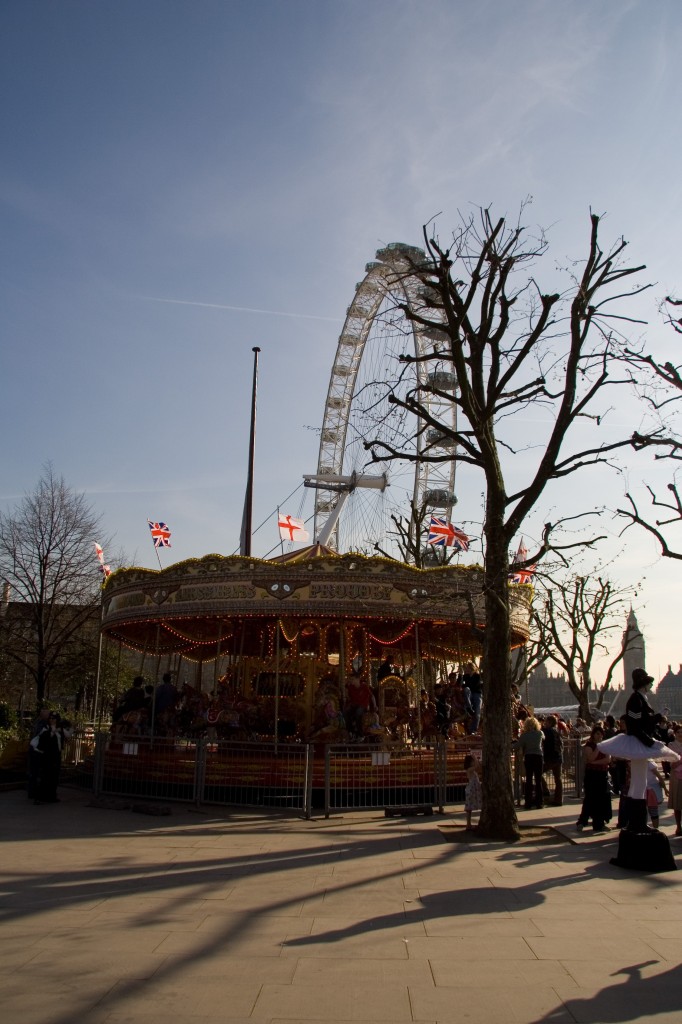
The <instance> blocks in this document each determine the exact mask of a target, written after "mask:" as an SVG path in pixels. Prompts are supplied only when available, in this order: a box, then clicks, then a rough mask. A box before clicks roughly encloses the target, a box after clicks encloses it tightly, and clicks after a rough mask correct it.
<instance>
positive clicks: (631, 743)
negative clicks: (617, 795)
mask: <svg viewBox="0 0 682 1024" xmlns="http://www.w3.org/2000/svg"><path fill="white" fill-rule="evenodd" d="M653 681H654V679H653V676H649V675H647V674H646V672H645V671H644V669H643V668H636V669H634V671H633V673H632V689H633V692H632V694H631V695H630V698H629V699H628V702H627V704H626V706H625V727H626V730H627V731H626V732H625V733H619V734H618V735H617V736H612V737H611V739H609V740H602V741H601V743H598V744H597V748H598V749H599V750H601V751H602V753H604V754H610V755H611V757H617V758H620V759H622V760H625V761H629V762H630V788H629V790H628V808H627V810H628V815H627V817H628V824H627V831H628V832H646V831H647V829H648V825H647V804H646V777H647V761H649V760H653V761H669V762H670V763H675V762H677V761H679V760H680V756H679V754H677V753H675V751H674V750H671V749H670V747H668V746H666V744H665V743H662V742H661V740H656V739H654V737H653V735H652V732H653V729H654V727H655V726H656V724H657V723H658V722H659V721H660V720H661V715H657V714H656V712H655V711H654V709H653V708H652V707H651V705H650V704H649V701H648V700H647V698H646V695H647V693H648V691H649V690H650V688H651V684H652V683H653Z"/></svg>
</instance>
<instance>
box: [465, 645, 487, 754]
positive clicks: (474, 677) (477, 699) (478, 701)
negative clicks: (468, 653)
mask: <svg viewBox="0 0 682 1024" xmlns="http://www.w3.org/2000/svg"><path fill="white" fill-rule="evenodd" d="M462 682H463V684H464V686H465V687H466V688H467V690H468V691H469V700H470V702H471V707H472V709H473V710H472V717H471V724H470V725H469V734H470V735H471V736H473V735H474V733H477V732H478V727H479V725H480V722H481V707H482V705H483V680H482V679H481V674H480V672H478V671H477V670H476V666H475V665H474V663H473V661H469V662H467V664H466V665H465V666H464V675H463V676H462Z"/></svg>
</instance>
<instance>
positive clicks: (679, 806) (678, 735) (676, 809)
mask: <svg viewBox="0 0 682 1024" xmlns="http://www.w3.org/2000/svg"><path fill="white" fill-rule="evenodd" d="M674 736H675V739H674V740H672V742H671V743H670V744H669V746H670V749H671V750H673V751H674V752H675V753H676V754H678V755H679V756H680V757H682V725H680V724H679V723H676V724H675V727H674ZM668 807H669V808H670V810H671V811H672V812H673V814H674V815H675V835H676V836H682V760H680V761H678V762H677V764H674V765H672V767H671V771H670V782H669V785H668Z"/></svg>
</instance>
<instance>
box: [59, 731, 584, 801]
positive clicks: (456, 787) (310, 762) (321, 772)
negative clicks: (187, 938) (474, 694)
mask: <svg viewBox="0 0 682 1024" xmlns="http://www.w3.org/2000/svg"><path fill="white" fill-rule="evenodd" d="M469 752H473V753H474V754H476V755H477V756H478V758H479V759H480V758H481V753H482V752H481V748H480V740H477V739H473V738H470V739H469V738H468V739H463V740H460V741H455V742H453V741H448V742H445V741H440V742H437V743H435V744H433V745H432V746H430V747H426V746H423V747H421V748H417V747H410V746H400V747H394V748H392V749H380V748H378V747H369V746H364V745H362V744H360V745H355V744H353V745H347V746H326V747H319V746H317V747H313V746H312V745H307V744H303V743H277V744H274V743H273V742H268V743H256V742H241V741H233V740H222V741H219V742H216V743H209V742H208V740H206V739H199V740H187V739H165V738H156V737H155V738H152V737H134V736H130V737H127V738H122V739H116V740H114V739H113V738H112V737H111V736H110V735H109V734H108V733H98V734H97V736H96V737H92V736H91V735H90V734H80V735H74V736H73V737H72V738H71V740H69V742H68V744H67V745H66V746H65V748H64V752H63V764H64V767H65V769H66V771H67V773H68V774H69V775H71V777H72V778H73V779H74V780H75V781H77V782H79V783H80V784H82V785H88V786H92V788H93V790H94V792H95V794H96V795H101V796H103V795H111V796H123V797H142V798H151V799H156V800H166V801H169V800H179V801H184V802H189V803H194V804H196V805H201V804H220V805H240V806H251V807H271V808H276V807H279V808H284V809H289V810H296V811H300V812H301V813H302V814H303V815H304V816H305V817H310V816H311V815H312V812H313V809H316V810H318V811H321V810H324V813H325V815H326V816H327V817H328V816H329V815H331V814H333V813H337V812H341V811H349V810H380V809H390V808H404V807H408V806H409V807H415V806H420V805H421V806H425V805H429V806H430V807H436V808H438V809H439V810H441V811H442V810H443V808H444V807H445V806H446V805H448V804H453V803H460V802H461V801H462V800H463V799H464V787H465V784H466V773H465V771H464V757H465V754H467V753H469ZM512 777H513V784H514V796H515V799H516V801H517V803H520V802H521V801H522V798H523V755H522V754H521V752H520V751H518V750H515V751H514V752H513V755H512ZM546 778H547V782H548V785H549V787H550V789H552V787H553V779H552V776H551V773H550V772H547V773H546ZM562 782H563V788H564V795H565V796H576V797H580V796H581V793H582V754H581V745H580V740H575V741H574V740H568V741H566V740H565V741H564V758H563V766H562Z"/></svg>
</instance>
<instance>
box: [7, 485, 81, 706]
mask: <svg viewBox="0 0 682 1024" xmlns="http://www.w3.org/2000/svg"><path fill="white" fill-rule="evenodd" d="M98 528H99V517H98V516H97V515H95V513H94V512H93V510H92V507H91V506H90V505H89V504H88V502H87V500H86V498H85V496H84V495H83V494H78V493H76V492H75V491H73V490H72V489H71V488H69V487H67V485H66V483H65V482H64V480H63V478H61V477H56V476H55V474H54V471H53V468H52V466H51V465H47V466H46V467H45V470H44V473H43V476H42V478H41V479H40V481H39V482H38V484H37V486H36V488H35V490H34V491H33V492H32V493H31V494H26V495H25V496H24V498H23V499H22V500H21V501H20V502H19V503H18V504H17V506H16V507H15V508H14V510H13V511H11V512H9V513H5V514H1V515H0V579H1V580H4V581H5V583H6V584H9V588H10V596H11V602H10V603H9V605H8V608H7V610H6V613H5V616H4V623H3V625H4V629H3V646H4V651H5V655H6V657H7V658H9V659H11V660H12V661H14V662H15V663H17V664H18V665H20V666H21V667H22V668H23V669H24V670H25V671H26V673H27V674H28V676H29V678H31V679H32V680H33V682H34V684H35V694H36V699H37V701H38V702H41V701H42V700H44V698H45V697H46V696H49V692H50V680H51V678H52V676H53V675H54V674H55V673H56V672H57V671H58V670H59V667H60V665H61V664H67V663H68V661H69V659H70V658H71V656H72V655H74V654H75V652H76V650H79V649H80V647H81V645H82V642H83V631H84V629H86V628H87V627H88V625H89V626H90V631H91V632H92V633H93V635H94V636H95V637H96V635H97V631H98V628H97V627H98V622H97V609H98V605H99V599H100V591H99V581H100V580H101V576H100V575H99V573H98V570H97V561H96V558H95V552H94V546H93V545H94V541H95V540H101V538H100V537H98V536H97V530H98ZM76 688H77V687H74V689H76Z"/></svg>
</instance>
